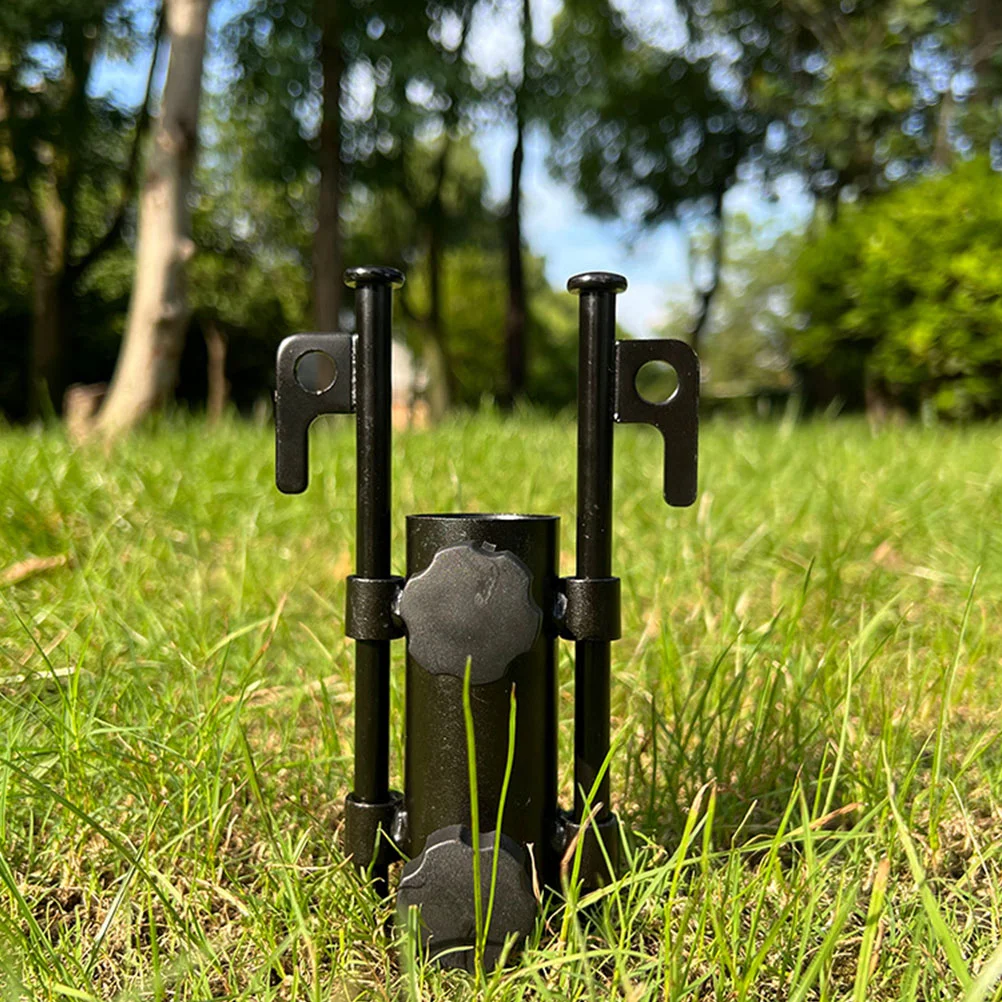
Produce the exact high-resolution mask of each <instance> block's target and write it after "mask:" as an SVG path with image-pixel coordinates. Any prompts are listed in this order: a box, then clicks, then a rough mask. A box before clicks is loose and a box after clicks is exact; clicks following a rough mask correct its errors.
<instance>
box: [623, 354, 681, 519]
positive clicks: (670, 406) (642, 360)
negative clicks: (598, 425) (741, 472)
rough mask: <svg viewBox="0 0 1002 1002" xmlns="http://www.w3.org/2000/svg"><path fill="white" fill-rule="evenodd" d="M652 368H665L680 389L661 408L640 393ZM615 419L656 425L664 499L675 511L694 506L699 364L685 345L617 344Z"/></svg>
mask: <svg viewBox="0 0 1002 1002" xmlns="http://www.w3.org/2000/svg"><path fill="white" fill-rule="evenodd" d="M648 362H667V363H668V364H669V365H670V366H671V367H672V368H673V369H674V370H675V374H676V375H677V376H678V388H677V389H676V390H675V392H674V393H673V394H672V395H671V396H670V397H669V398H668V399H667V400H664V401H661V402H658V403H653V402H651V401H649V400H645V399H644V398H643V397H642V396H641V395H640V393H639V392H638V390H637V373H638V372H639V371H640V370H641V369H642V368H643V367H644V366H645V365H646V364H647V363H648ZM614 414H615V418H616V420H617V421H618V422H619V423H620V424H650V425H653V426H654V427H655V428H657V430H658V431H659V432H661V437H662V438H663V439H664V452H665V465H664V498H665V501H666V502H667V503H668V504H670V505H674V506H675V507H685V506H686V505H690V504H692V503H693V501H695V500H696V464H697V450H698V447H699V358H698V357H697V356H696V353H695V352H694V351H693V350H692V348H690V347H689V346H688V345H687V344H686V343H685V342H684V341H673V340H670V339H669V340H661V339H658V340H654V339H651V340H643V341H617V342H616V396H615V406H614Z"/></svg>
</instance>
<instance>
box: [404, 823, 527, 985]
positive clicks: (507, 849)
mask: <svg viewBox="0 0 1002 1002" xmlns="http://www.w3.org/2000/svg"><path fill="white" fill-rule="evenodd" d="M495 835H496V833H495V832H486V833H484V834H483V835H481V836H480V892H481V893H480V897H481V907H482V909H483V918H484V921H486V918H487V906H488V901H489V897H490V890H491V867H492V861H493V857H494V842H495ZM500 839H501V841H500V844H499V846H498V874H497V882H496V884H495V886H494V902H493V907H492V909H491V923H490V927H489V928H488V929H487V934H486V937H485V943H484V965H485V967H487V968H492V967H494V966H495V965H496V964H497V962H498V960H499V959H500V957H501V952H502V950H503V948H504V945H505V942H506V941H507V939H508V938H509V937H511V936H512V935H514V937H515V939H516V941H520V940H521V939H523V938H524V937H525V936H527V935H528V934H529V933H530V932H531V931H532V928H533V925H534V924H535V921H536V913H537V904H536V898H535V895H534V894H533V893H532V885H531V883H530V881H529V873H528V868H527V865H526V863H527V860H526V855H525V853H524V852H523V851H522V849H521V847H520V846H519V845H518V843H517V842H515V841H513V840H512V839H510V838H509V837H508V836H507V835H504V834H502V835H501V836H500ZM412 906H414V907H417V908H418V909H419V910H420V919H421V944H422V947H423V949H424V950H425V951H426V954H427V955H428V956H429V957H430V958H432V959H436V960H437V961H438V963H439V964H441V965H442V966H443V967H459V968H465V969H466V970H468V971H472V970H473V946H474V943H475V940H476V929H477V922H476V911H475V907H476V905H475V901H474V897H473V838H472V835H471V833H470V829H469V828H467V827H466V826H465V825H449V826H448V827H446V828H439V829H438V831H435V832H432V834H431V835H429V836H428V840H427V842H426V843H425V847H424V850H423V851H422V852H421V853H420V854H419V855H418V856H416V857H415V858H414V859H412V860H411V861H410V862H409V863H407V864H406V865H405V866H404V871H403V875H402V876H401V878H400V886H399V887H398V889H397V909H398V917H399V920H400V924H401V925H402V926H405V925H406V921H407V913H408V911H409V909H410V908H411V907H412Z"/></svg>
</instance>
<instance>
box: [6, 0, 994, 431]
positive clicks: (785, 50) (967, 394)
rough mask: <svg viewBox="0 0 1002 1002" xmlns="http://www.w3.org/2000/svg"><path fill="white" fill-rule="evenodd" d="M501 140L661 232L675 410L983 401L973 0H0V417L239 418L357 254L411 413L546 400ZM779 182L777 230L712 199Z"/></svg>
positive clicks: (542, 350) (570, 390)
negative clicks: (414, 374) (799, 209)
mask: <svg viewBox="0 0 1002 1002" xmlns="http://www.w3.org/2000/svg"><path fill="white" fill-rule="evenodd" d="M495 36H496V38H497V39H498V42H497V45H498V46H499V47H500V48H501V49H503V50H504V52H503V56H504V58H503V59H500V60H493V61H485V60H484V59H483V58H481V55H482V53H483V51H484V42H483V40H484V39H487V40H488V43H489V41H490V39H491V38H492V37H495ZM474 37H476V38H479V39H480V40H481V42H480V43H479V45H478V46H473V45H472V44H471V38H474ZM109 67H112V68H113V72H112V70H110V69H109ZM109 81H113V82H111V83H109ZM499 137H500V138H499ZM532 137H541V140H542V141H543V142H545V145H546V149H547V151H548V167H549V169H550V171H551V172H552V175H553V177H554V178H556V179H558V180H559V181H560V182H561V183H563V184H565V185H568V186H570V188H571V189H572V190H573V192H574V194H575V197H576V198H577V199H578V200H579V203H580V205H581V207H582V210H583V211H586V212H588V213H590V214H593V215H595V216H598V217H609V218H616V219H619V220H622V221H625V222H626V223H628V224H629V226H630V227H631V228H632V230H633V232H635V233H643V232H645V231H649V230H652V229H654V228H657V227H661V226H664V225H666V224H668V223H675V224H677V225H678V226H680V227H681V228H682V232H684V234H685V235H686V237H687V239H688V248H689V249H688V255H689V262H688V267H689V273H690V274H691V289H690V291H689V292H688V293H686V294H685V295H679V294H678V293H677V290H676V291H675V293H673V292H672V290H671V287H670V283H668V282H666V283H665V299H666V302H665V305H666V315H667V316H669V317H670V318H671V319H670V322H668V323H667V324H666V325H665V330H664V331H658V332H657V333H667V334H670V335H672V336H683V337H686V338H688V339H689V340H690V341H692V342H695V343H696V344H697V347H698V348H699V350H700V352H701V354H702V355H703V357H704V363H705V371H706V377H707V383H708V386H707V390H708V396H709V397H710V398H711V399H712V398H714V397H716V398H717V399H724V400H727V399H735V398H736V399H739V400H755V399H760V400H761V399H770V398H772V397H774V396H776V395H779V396H782V395H785V394H788V393H791V392H795V393H797V394H799V396H800V398H801V399H802V400H803V402H804V403H805V404H806V405H807V406H809V407H827V406H830V405H832V404H833V403H834V404H837V405H839V406H843V407H847V408H857V409H858V408H862V407H868V408H870V409H871V410H876V411H882V412H888V411H894V412H897V411H900V412H903V413H921V414H924V415H925V416H933V415H941V416H946V417H952V418H967V417H978V416H986V415H992V414H997V413H998V412H999V411H1000V410H1002V177H1000V174H999V173H998V172H999V171H1000V170H1002V3H999V2H998V0H841V2H836V0H646V2H643V3H641V2H634V0H616V2H611V0H456V2H445V0H442V2H440V0H429V2H426V3H425V2H417V0H328V2H323V0H313V2H310V0H162V2H159V3H158V2H157V0H3V2H2V3H0V330H2V340H0V411H2V412H3V414H5V415H6V416H7V418H8V419H10V420H24V419H26V418H30V417H33V416H43V417H51V416H53V415H56V414H60V413H62V412H63V410H64V409H65V410H66V411H69V412H71V413H69V414H68V415H67V416H68V417H70V418H72V419H73V420H74V421H76V422H77V428H78V430H79V431H80V433H81V434H88V433H91V432H95V433H98V434H102V435H106V436H108V435H115V434H118V433H119V432H121V431H123V430H125V429H127V428H129V427H131V426H132V425H133V424H135V423H136V422H137V421H139V420H140V419H141V418H143V417H144V416H145V415H146V414H147V413H149V412H150V411H152V410H155V409H156V408H158V407H160V406H161V405H162V404H164V403H165V402H166V401H168V400H170V399H172V398H173V397H174V396H175V394H176V395H177V397H179V398H180V399H181V400H182V401H184V402H187V403H188V404H189V405H191V406H192V407H194V408H197V409H201V408H206V409H207V410H208V412H209V414H210V415H217V414H218V413H220V412H221V411H222V409H224V408H225V407H226V406H227V405H235V406H236V407H238V408H240V409H241V410H242V411H245V412H247V411H252V410H253V409H254V407H255V406H262V404H261V402H262V401H264V402H267V400H268V396H269V393H270V389H271V380H272V378H273V375H272V371H273V358H274V350H275V347H276V345H277V343H278V341H279V340H280V339H281V338H282V337H283V336H285V335H286V334H288V333H290V332H293V331H295V330H304V329H314V330H331V329H335V328H337V327H339V326H341V327H345V326H350V324H351V318H350V313H349V312H346V306H348V305H350V303H346V301H345V297H344V294H343V287H342V285H341V273H342V271H343V268H344V267H345V266H346V265H347V264H361V263H378V264H389V265H395V266H397V267H400V268H402V269H404V270H405V271H406V273H407V276H408V283H407V285H406V287H405V289H404V290H403V292H402V293H401V294H400V296H399V297H398V306H397V328H398V331H399V332H400V335H401V337H402V339H403V340H404V341H405V342H406V347H407V349H408V350H409V352H410V357H411V358H412V359H413V365H412V369H414V370H415V371H420V372H421V373H422V374H423V375H422V376H421V378H416V379H414V380H412V382H411V384H410V390H409V392H412V394H413V396H414V397H415V398H419V400H420V405H421V406H422V407H424V408H425V410H426V412H428V413H430V414H431V415H432V416H433V417H434V416H436V415H438V414H441V413H443V412H444V411H445V410H446V409H448V408H449V407H456V406H477V405H479V404H481V403H482V402H483V401H485V400H487V401H492V402H494V403H496V404H498V405H499V406H502V407H506V406H511V405H512V404H513V403H514V402H516V401H517V400H519V399H521V398H526V399H528V400H530V401H532V402H533V403H535V404H538V405H542V406H548V407H553V408H559V407H562V406H565V405H566V404H568V403H569V402H570V401H571V400H572V399H573V395H574V386H575V371H574V367H575V361H576V354H575V348H574V341H575V336H576V305H575V301H574V300H573V298H572V297H570V296H568V295H567V294H566V293H565V292H564V291H563V290H562V289H561V288H555V287H553V286H552V285H551V284H550V283H549V282H548V281H547V278H546V275H545V271H544V261H543V260H542V259H541V257H540V256H539V255H538V254H535V253H533V250H532V248H531V247H530V246H528V244H527V241H526V239H525V236H524V218H523V217H524V208H523V197H522V191H523V176H522V175H523V169H524V163H525V150H526V144H527V143H528V142H529V141H530V138H532ZM502 139H503V141H504V142H505V143H506V144H507V145H506V150H508V149H510V151H511V152H510V154H508V153H507V152H506V153H505V156H506V157H507V158H508V160H509V161H510V163H509V169H508V172H507V173H508V177H509V182H510V183H509V186H508V193H507V196H506V197H505V198H503V199H498V198H496V197H492V196H491V194H490V192H489V190H488V184H487V171H486V168H485V165H484V162H483V156H482V154H483V150H484V148H485V145H484V144H485V143H487V144H490V143H494V142H495V141H497V142H501V141H502ZM791 179H792V181H793V182H794V183H795V185H796V186H797V188H798V190H799V191H801V192H802V193H803V195H804V202H805V204H807V205H808V206H809V211H807V212H806V213H803V214H801V215H798V216H795V215H792V214H791V215H790V217H789V218H788V219H785V220H784V219H783V218H782V217H780V222H779V224H778V225H777V223H776V218H775V216H773V217H770V221H769V222H768V225H766V224H764V223H763V222H762V219H761V218H759V214H757V213H756V212H754V211H748V210H747V208H746V206H747V205H748V204H749V202H748V199H744V200H743V201H742V202H741V204H740V205H738V204H737V201H738V200H736V199H734V198H732V197H730V196H731V193H732V192H733V191H734V190H735V189H736V188H737V186H741V187H742V188H743V190H746V191H747V190H752V191H754V192H755V193H756V195H755V197H756V198H758V199H760V200H761V202H762V204H767V203H768V201H769V199H770V198H772V199H774V198H775V197H776V194H775V193H776V191H777V186H778V185H780V184H782V183H786V184H789V183H791ZM742 206H745V207H742ZM603 264H604V262H602V261H595V262H593V266H594V267H602V266H603ZM108 383H110V388H109V389H108V390H107V392H106V393H105V392H104V387H103V385H102V384H108ZM80 385H82V387H83V388H82V389H81V388H78V389H76V390H75V391H74V392H71V393H69V394H68V393H67V389H68V388H70V387H72V386H80Z"/></svg>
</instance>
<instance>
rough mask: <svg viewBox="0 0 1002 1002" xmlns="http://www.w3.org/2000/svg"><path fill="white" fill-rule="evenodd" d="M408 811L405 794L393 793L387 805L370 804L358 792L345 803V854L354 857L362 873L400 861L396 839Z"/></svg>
mask: <svg viewBox="0 0 1002 1002" xmlns="http://www.w3.org/2000/svg"><path fill="white" fill-rule="evenodd" d="M403 812H404V798H403V795H402V794H400V793H398V792H397V791H396V790H390V794H389V799H388V800H387V801H386V802H385V803H381V804H370V803H369V802H368V801H366V800H361V799H360V798H358V797H356V796H355V794H354V793H349V794H348V796H347V797H346V798H345V802H344V832H343V834H342V846H343V848H344V854H345V855H346V856H350V857H351V860H352V862H353V863H354V864H355V866H356V867H357V868H358V869H359V870H363V871H364V870H367V869H368V868H369V867H370V866H371V865H373V864H375V865H376V866H386V865H388V864H389V863H392V862H394V861H395V860H398V859H400V858H401V857H400V851H399V849H397V841H396V838H395V835H396V830H395V829H396V828H397V827H399V824H400V816H401V815H402V814H403Z"/></svg>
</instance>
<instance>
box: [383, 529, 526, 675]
mask: <svg viewBox="0 0 1002 1002" xmlns="http://www.w3.org/2000/svg"><path fill="white" fill-rule="evenodd" d="M531 584H532V574H531V573H530V571H529V569H528V567H526V566H525V564H524V563H522V561H521V560H519V559H518V557H516V556H515V555H514V554H513V553H511V552H509V551H508V550H495V549H494V548H493V547H492V546H490V544H488V543H460V544H459V545H458V546H449V547H446V548H444V549H441V550H439V551H438V553H436V554H435V557H434V559H433V560H432V562H431V563H430V564H429V565H428V567H427V568H426V569H425V570H424V571H422V572H421V573H420V574H416V575H414V577H412V578H410V579H409V580H408V581H407V584H406V585H405V586H404V590H403V592H402V593H401V596H400V603H399V607H398V612H399V614H400V618H401V619H402V620H403V621H404V623H405V625H406V627H407V651H408V654H409V655H410V656H411V657H413V658H414V659H415V660H416V661H417V663H418V664H419V665H421V667H422V668H425V669H426V670H427V671H430V672H431V673H432V674H434V675H456V676H458V677H459V678H462V677H463V676H464V674H465V672H466V662H467V660H468V659H469V660H470V663H471V664H470V681H471V683H472V684H474V685H483V684H485V683H487V682H496V681H497V680H498V679H500V678H502V677H503V676H504V673H505V669H506V668H507V667H508V665H509V664H510V663H511V661H512V660H513V659H514V658H516V657H518V655H519V654H524V653H525V652H526V651H528V650H529V649H530V648H531V647H532V645H533V644H534V643H535V642H536V637H537V636H538V635H539V629H540V625H541V623H542V619H543V614H542V611H541V610H540V608H539V606H538V605H536V603H535V602H534V601H533V600H532V596H531V594H530V591H529V589H530V586H531Z"/></svg>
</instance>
